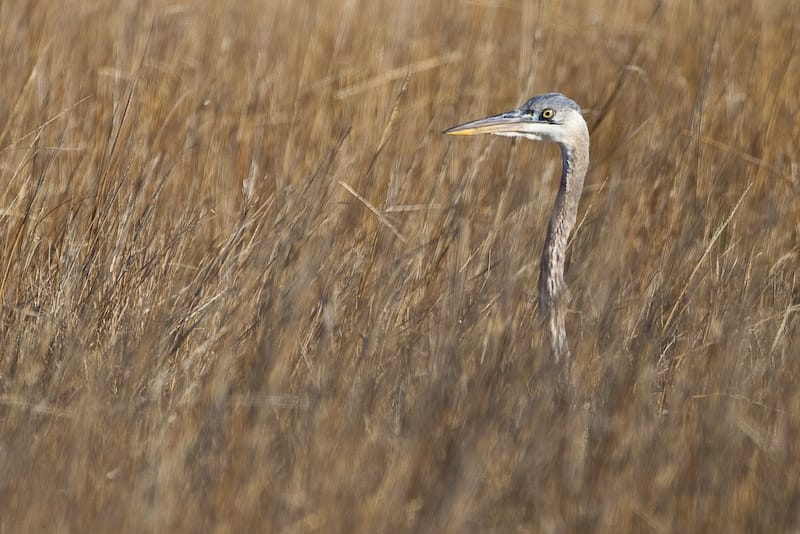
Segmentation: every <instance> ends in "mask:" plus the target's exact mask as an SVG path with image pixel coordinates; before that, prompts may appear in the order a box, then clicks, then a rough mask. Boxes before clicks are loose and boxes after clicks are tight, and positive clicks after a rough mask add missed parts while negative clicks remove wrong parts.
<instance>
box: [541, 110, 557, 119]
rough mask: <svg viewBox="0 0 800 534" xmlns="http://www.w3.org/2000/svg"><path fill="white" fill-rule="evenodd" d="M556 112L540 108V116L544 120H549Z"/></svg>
mask: <svg viewBox="0 0 800 534" xmlns="http://www.w3.org/2000/svg"><path fill="white" fill-rule="evenodd" d="M555 114H556V112H555V111H553V110H552V109H550V108H547V109H543V110H542V118H543V119H546V120H550V119H552V118H553V117H554V116H555Z"/></svg>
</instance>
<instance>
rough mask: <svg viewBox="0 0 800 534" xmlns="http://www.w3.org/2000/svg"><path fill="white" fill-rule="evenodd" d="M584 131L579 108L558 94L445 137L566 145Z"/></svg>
mask: <svg viewBox="0 0 800 534" xmlns="http://www.w3.org/2000/svg"><path fill="white" fill-rule="evenodd" d="M585 130H586V122H585V121H584V120H583V116H582V115H581V112H580V108H579V107H578V105H577V104H575V102H573V101H572V100H570V99H568V98H567V97H565V96H563V95H560V94H558V93H548V94H546V95H540V96H537V97H534V98H532V99H530V100H528V101H527V102H525V104H523V105H522V106H521V107H519V108H518V109H515V110H512V111H507V112H505V113H500V114H499V115H492V116H491V117H486V118H485V119H478V120H475V121H470V122H467V123H464V124H460V125H458V126H453V127H452V128H449V129H447V130H445V131H444V132H443V133H445V134H448V135H477V134H494V135H503V136H507V137H525V138H527V139H532V140H533V141H549V142H553V143H559V144H568V143H569V142H570V141H571V140H573V139H575V136H577V135H579V134H580V133H581V132H582V131H585Z"/></svg>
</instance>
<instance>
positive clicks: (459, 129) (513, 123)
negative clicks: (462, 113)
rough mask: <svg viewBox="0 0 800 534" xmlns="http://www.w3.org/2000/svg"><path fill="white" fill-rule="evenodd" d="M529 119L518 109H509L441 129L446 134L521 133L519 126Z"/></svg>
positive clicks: (526, 122)
mask: <svg viewBox="0 0 800 534" xmlns="http://www.w3.org/2000/svg"><path fill="white" fill-rule="evenodd" d="M530 122H531V121H530V119H527V118H525V117H524V116H523V115H522V114H520V113H519V112H518V111H509V112H507V113H501V114H499V115H492V116H491V117H486V118H485V119H478V120H476V121H470V122H465V123H464V124H459V125H458V126H453V127H452V128H448V129H447V130H445V131H443V132H442V133H443V134H447V135H478V134H513V133H521V132H522V130H521V126H522V125H524V124H529V123H530Z"/></svg>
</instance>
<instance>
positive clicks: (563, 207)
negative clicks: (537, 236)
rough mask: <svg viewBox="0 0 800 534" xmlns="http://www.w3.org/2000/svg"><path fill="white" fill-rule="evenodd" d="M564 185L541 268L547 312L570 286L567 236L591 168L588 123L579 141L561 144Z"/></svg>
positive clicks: (541, 307) (541, 298)
mask: <svg viewBox="0 0 800 534" xmlns="http://www.w3.org/2000/svg"><path fill="white" fill-rule="evenodd" d="M561 159H562V162H563V170H562V172H561V185H560V187H559V188H558V195H557V196H556V202H555V205H554V206H553V212H552V214H551V216H550V223H549V225H548V227H547V238H546V239H545V241H544V250H543V251H542V261H541V271H540V272H539V310H540V311H541V312H544V313H547V312H548V311H549V310H550V309H551V308H552V307H553V306H554V305H555V304H557V301H558V298H559V297H560V296H561V294H562V293H563V292H564V290H565V289H566V284H565V283H564V261H565V258H566V250H567V240H568V239H569V234H570V232H571V231H572V228H573V227H574V226H575V219H576V217H577V214H578V202H579V201H580V198H581V193H582V191H583V179H584V178H585V177H586V170H587V169H588V168H589V131H588V129H586V127H585V126H584V127H583V128H582V129H581V130H580V132H579V135H578V139H576V142H575V143H573V144H570V145H567V144H564V143H562V144H561Z"/></svg>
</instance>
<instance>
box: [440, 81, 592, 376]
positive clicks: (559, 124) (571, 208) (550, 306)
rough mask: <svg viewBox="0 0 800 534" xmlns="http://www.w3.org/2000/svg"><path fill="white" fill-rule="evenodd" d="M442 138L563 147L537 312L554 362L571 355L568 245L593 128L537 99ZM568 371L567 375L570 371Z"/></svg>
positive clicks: (556, 100)
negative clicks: (499, 138) (498, 138)
mask: <svg viewBox="0 0 800 534" xmlns="http://www.w3.org/2000/svg"><path fill="white" fill-rule="evenodd" d="M444 133H446V134H449V135H475V134H482V133H489V134H494V135H503V136H508V137H525V138H527V139H531V140H534V141H548V142H554V143H558V144H559V145H560V147H561V161H562V172H561V183H560V186H559V189H558V194H557V196H556V201H555V205H554V206H553V211H552V213H551V215H550V222H549V223H548V226H547V237H546V238H545V242H544V250H543V251H542V260H541V267H540V271H539V311H540V313H541V314H542V315H543V317H546V318H547V321H548V324H549V331H550V342H551V346H552V349H553V353H554V355H555V357H556V359H557V360H558V359H561V358H562V357H568V356H569V348H568V346H567V335H566V329H565V326H564V312H565V304H566V303H565V302H564V301H565V298H564V294H565V292H566V289H567V286H566V283H565V282H564V262H565V259H566V249H567V241H568V239H569V235H570V232H572V229H573V227H574V226H575V221H576V217H577V213H578V203H579V201H580V198H581V193H582V191H583V181H584V178H585V177H586V171H587V169H588V167H589V129H588V128H587V126H586V121H585V120H584V119H583V116H582V115H581V108H580V106H578V104H576V103H575V102H574V101H572V100H570V99H569V98H567V97H566V96H564V95H562V94H560V93H546V94H542V95H538V96H535V97H533V98H531V99H530V100H528V101H527V102H525V103H524V104H522V106H520V107H519V108H517V109H515V110H512V111H509V112H506V113H501V114H499V115H493V116H491V117H487V118H484V119H479V120H476V121H471V122H467V123H465V124H460V125H458V126H454V127H453V128H450V129H448V130H445V131H444ZM567 372H569V371H567Z"/></svg>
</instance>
